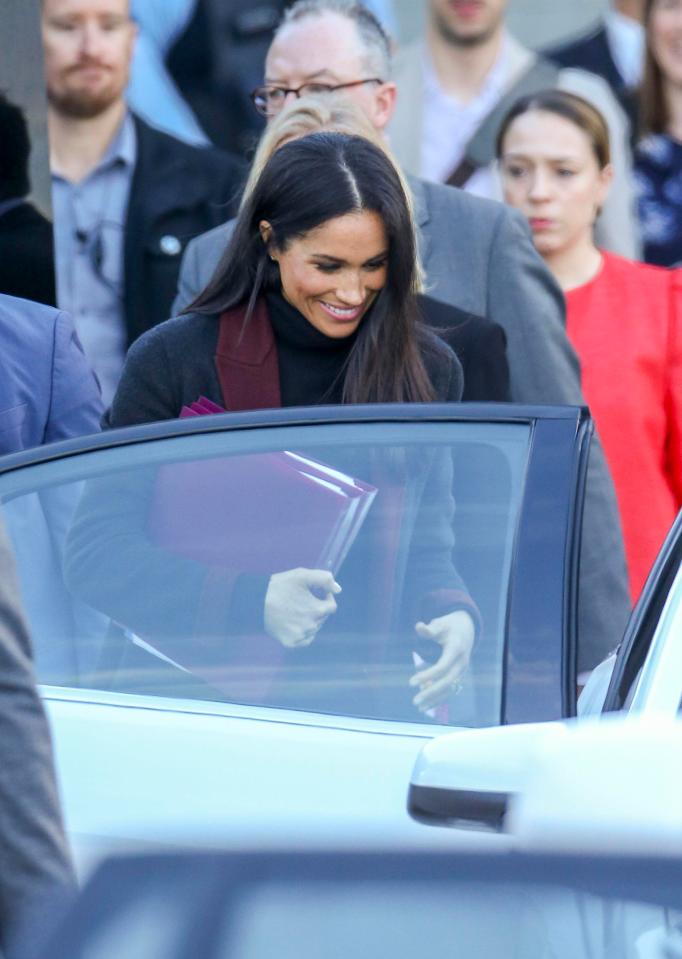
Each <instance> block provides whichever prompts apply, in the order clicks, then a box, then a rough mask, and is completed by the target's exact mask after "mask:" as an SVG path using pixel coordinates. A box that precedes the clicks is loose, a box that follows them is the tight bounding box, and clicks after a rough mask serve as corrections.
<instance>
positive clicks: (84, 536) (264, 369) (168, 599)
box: [66, 299, 478, 705]
mask: <svg viewBox="0 0 682 959" xmlns="http://www.w3.org/2000/svg"><path fill="white" fill-rule="evenodd" d="M243 319H244V307H237V308H235V309H234V310H231V311H229V312H227V313H225V314H223V316H222V317H221V318H220V319H219V318H218V317H217V316H214V315H209V316H204V315H198V314H187V315H185V316H181V317H177V318H175V319H172V320H169V321H167V322H166V323H163V324H161V325H160V326H158V327H156V328H154V329H153V330H149V331H148V332H147V333H146V334H145V335H144V336H143V337H141V338H140V339H139V340H138V341H137V342H136V343H135V344H133V346H132V348H131V350H130V352H129V354H128V358H127V360H126V364H125V368H124V371H123V376H122V378H121V382H120V385H119V388H118V391H117V393H116V396H115V398H114V402H113V405H112V407H111V409H110V410H109V411H108V413H107V415H106V417H105V424H106V425H108V426H114V427H115V426H127V425H132V424H134V423H140V422H148V421H152V420H163V419H169V418H174V417H177V416H178V415H179V413H180V411H181V408H182V406H184V405H189V404H191V403H193V402H194V401H195V400H196V399H198V398H199V397H200V396H206V397H208V398H209V399H211V400H213V401H214V402H216V403H219V404H220V405H222V406H224V407H225V408H227V409H228V410H230V411H236V410H247V409H265V408H272V407H278V406H281V396H280V394H279V374H278V357H277V348H276V341H275V336H274V332H273V328H272V325H271V323H270V320H269V316H268V311H267V306H266V302H265V300H264V299H261V300H260V301H259V302H258V304H257V307H256V310H255V311H254V315H253V317H252V318H251V321H250V322H249V324H248V325H247V327H246V329H245V330H243ZM422 355H423V358H424V362H425V366H426V369H427V373H428V375H429V377H430V379H431V382H432V384H433V386H434V390H435V393H436V398H437V399H438V400H439V401H441V402H448V401H450V402H455V401H457V400H459V399H460V398H461V395H462V385H463V377H462V369H461V366H460V364H459V362H458V360H457V358H456V357H455V355H454V354H453V353H452V351H451V350H450V349H449V348H448V347H447V345H446V344H445V343H443V342H442V341H441V340H439V339H438V337H437V336H435V335H434V334H433V333H432V332H431V331H429V330H424V335H423V339H422ZM149 480H150V481H149V486H148V493H147V491H146V490H145V491H143V493H142V495H141V494H140V478H139V476H138V477H137V478H136V477H135V476H134V474H127V475H124V476H119V477H114V478H108V479H107V480H106V481H105V483H104V485H103V486H102V485H99V486H98V484H96V483H93V484H89V487H88V489H87V490H86V493H85V495H84V497H83V499H82V501H81V504H80V507H79V510H78V515H77V518H76V520H75V522H74V524H73V526H72V529H71V531H70V538H69V545H68V548H67V561H66V568H67V580H68V582H69V584H70V585H71V588H72V589H73V590H75V591H76V594H77V595H79V596H81V597H82V598H84V599H85V600H86V601H87V602H88V603H89V604H90V605H92V606H94V607H95V608H97V609H99V610H101V611H103V612H106V613H107V615H110V616H112V617H113V618H114V619H115V620H116V621H117V622H119V623H125V625H126V626H127V627H128V628H130V629H132V630H133V632H135V633H137V634H138V635H140V636H142V637H144V638H145V639H150V640H152V642H153V645H155V646H156V647H157V648H158V649H160V650H161V651H162V653H163V654H164V655H166V656H169V657H170V658H171V660H173V661H175V662H177V663H180V664H181V665H182V666H184V667H185V668H186V669H189V670H190V671H191V672H192V673H194V674H195V675H197V676H200V677H202V678H205V679H206V681H207V682H209V683H210V684H211V685H213V686H215V687H217V688H219V689H221V690H222V692H223V694H224V695H228V696H238V697H241V698H243V697H244V685H243V682H242V681H241V679H240V680H239V683H238V685H239V690H240V691H239V692H237V691H233V685H234V681H235V680H234V675H233V674H232V673H231V669H232V668H233V667H234V666H235V665H236V664H238V663H239V662H243V663H250V664H253V663H254V653H253V651H254V649H256V650H258V652H257V653H256V658H257V659H258V664H259V665H258V671H257V673H258V676H259V677H260V678H258V676H257V677H256V681H255V682H256V686H258V684H259V683H260V679H261V678H263V677H264V678H265V679H266V680H267V681H266V682H264V683H263V685H262V688H261V690H260V692H257V691H256V688H255V686H254V690H253V691H252V692H251V693H250V694H249V696H253V697H256V698H255V701H260V700H261V698H262V697H263V696H266V698H267V696H269V695H270V682H271V681H274V678H275V676H276V675H277V672H278V670H279V669H280V667H281V666H282V665H283V664H284V663H286V662H288V661H289V659H290V658H291V655H292V654H291V653H288V652H286V651H285V650H283V648H282V647H281V646H280V644H279V643H277V642H276V641H274V640H271V639H269V637H267V636H265V635H262V634H259V635H258V637H257V639H255V638H254V637H255V634H253V633H250V632H247V633H245V634H243V635H242V634H241V631H240V630H236V629H234V628H232V624H233V622H234V620H233V615H234V609H235V603H238V602H239V597H240V594H241V592H242V591H243V581H242V579H241V574H240V572H239V571H238V570H232V569H225V568H222V567H220V566H215V567H211V568H208V569H207V568H206V567H204V566H202V565H198V564H197V563H191V562H189V561H188V560H187V559H186V558H185V557H180V556H173V555H171V556H169V555H165V554H164V553H163V552H162V551H160V550H158V549H156V550H153V549H150V541H149V534H148V532H147V530H148V525H149V521H148V510H149V503H150V502H151V501H152V497H153V495H154V488H155V486H154V484H155V483H156V482H157V479H156V477H155V474H154V473H153V472H151V473H150V477H149ZM368 481H369V482H372V483H375V484H376V485H378V486H380V488H381V489H382V500H383V501H384V502H385V503H387V504H388V503H390V504H391V505H390V507H389V506H387V507H386V511H385V514H384V519H383V520H382V521H381V522H380V523H379V525H378V527H377V529H376V532H375V535H376V540H375V541H374V540H373V542H374V548H375V549H376V553H375V557H376V559H377V565H376V569H375V570H374V571H373V581H374V585H375V586H376V589H375V590H374V592H373V596H374V597H375V600H372V601H370V600H368V603H369V604H370V607H371V608H368V617H369V619H370V621H371V622H372V623H373V626H374V627H375V632H376V635H377V636H379V637H380V636H382V635H388V633H391V634H393V633H394V632H396V630H397V632H398V633H400V632H401V628H403V629H404V622H403V617H404V615H405V614H406V611H407V610H409V611H410V612H413V613H415V614H416V611H417V610H419V615H418V616H416V617H413V618H412V619H411V620H410V621H411V622H414V621H416V618H419V619H424V620H428V619H431V618H433V617H434V616H439V615H442V614H443V613H444V612H448V611H451V610H453V609H466V610H468V611H469V612H470V613H471V615H472V616H473V617H474V618H475V619H477V617H478V614H477V610H476V608H475V606H474V605H473V603H472V601H471V599H470V597H469V595H468V593H467V592H466V589H465V587H464V585H463V583H462V581H461V579H460V577H459V576H458V574H457V572H456V570H455V569H454V567H453V565H452V550H453V546H454V541H453V534H452V494H451V486H452V459H451V457H450V455H449V452H448V450H447V449H445V448H440V449H438V448H436V447H434V448H432V449H425V450H424V451H422V455H420V457H419V458H418V461H417V462H415V463H414V464H413V466H412V467H411V468H410V470H409V471H408V473H407V475H406V476H405V477H402V476H401V475H399V476H398V477H397V478H396V477H393V476H392V475H391V474H390V473H388V472H386V473H385V474H384V472H380V475H378V476H374V475H372V476H369V477H368ZM396 517H402V519H401V522H400V524H399V529H397V528H396V525H395V518H396ZM396 533H397V534H398V535H396ZM93 570H96V571H97V575H96V576H93V575H92V571H93ZM140 582H144V583H145V587H144V589H143V590H142V592H140V590H139V588H138V587H139V583H140ZM132 583H136V584H137V587H136V588H131V584H132ZM178 584H182V590H178ZM405 584H408V586H409V596H408V597H406V596H404V593H403V588H404V587H405V588H406V589H407V587H406V586H405ZM265 585H266V584H263V594H264V590H265ZM149 595H153V596H155V597H156V600H157V601H156V602H155V603H154V604H151V605H150V604H149V603H148V602H147V600H146V597H148V596H149ZM141 596H144V601H143V602H140V601H139V600H140V598H141ZM398 598H399V599H398ZM262 603H263V597H262V596H261V597H260V602H259V603H256V604H253V605H254V608H255V609H256V610H260V609H262ZM254 621H255V618H254ZM258 628H260V629H261V630H262V626H260V627H258ZM368 632H369V633H371V634H372V635H374V634H373V633H372V630H368ZM226 635H230V637H231V639H230V642H229V644H228V643H226V642H225V636H226ZM188 637H193V639H191V640H190V641H189V642H188ZM410 639H411V642H412V643H413V642H414V637H413V635H412V632H411V631H410ZM401 648H402V647H401ZM128 652H129V650H127V651H126V653H128ZM408 652H409V647H405V648H404V649H402V653H401V654H400V657H401V662H402V663H403V665H404V666H405V668H408V667H409V669H410V670H411V669H413V664H412V662H411V659H410V657H409V656H408ZM372 655H374V653H372ZM377 655H379V656H383V655H384V652H382V651H381V650H379V651H377ZM259 671H260V672H259ZM250 681H251V680H249V682H250ZM407 688H408V687H407V686H405V690H406V689H407ZM273 696H275V700H276V694H275V693H274V691H273ZM275 700H273V701H275ZM279 704H280V705H281V702H280V703H279Z"/></svg>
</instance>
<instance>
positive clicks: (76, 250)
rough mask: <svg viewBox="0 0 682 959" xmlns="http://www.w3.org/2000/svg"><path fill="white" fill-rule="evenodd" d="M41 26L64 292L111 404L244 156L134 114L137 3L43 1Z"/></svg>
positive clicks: (229, 194) (222, 209) (222, 206)
mask: <svg viewBox="0 0 682 959" xmlns="http://www.w3.org/2000/svg"><path fill="white" fill-rule="evenodd" d="M42 30H43V45H44V49H45V69H46V78H47V93H48V101H49V111H48V123H49V134H50V163H51V167H52V183H53V205H54V223H55V247H56V267H57V299H58V303H59V306H60V307H62V308H64V309H67V310H68V311H69V312H70V313H71V314H72V316H73V319H74V322H75V324H76V328H77V330H78V333H79V335H80V338H81V340H82V342H83V346H84V348H85V352H86V354H87V356H88V357H89V359H90V361H91V362H92V364H93V367H94V369H95V372H96V373H97V376H98V378H99V380H100V384H101V387H102V394H103V398H104V401H105V403H108V402H109V401H110V399H111V397H112V396H113V393H114V391H115V389H116V385H117V383H118V378H119V375H120V372H121V369H122V366H123V360H124V357H125V352H126V349H127V347H128V346H129V344H130V343H131V342H132V341H133V340H134V339H135V338H136V337H137V336H139V335H140V333H142V332H144V330H146V329H148V328H149V327H150V326H153V325H154V324H156V323H158V322H160V321H162V320H165V319H167V318H168V316H169V315H170V308H171V303H172V300H173V294H174V290H175V285H176V282H177V275H178V269H179V266H180V257H181V254H182V251H183V249H184V246H185V244H186V242H187V240H188V239H189V238H190V237H192V236H196V235H197V234H199V233H201V232H202V231H203V230H206V229H209V228H210V227H212V226H215V225H216V224H217V223H219V222H221V221H222V220H223V219H224V218H225V215H226V212H227V213H229V211H230V210H231V209H232V206H231V205H230V204H231V202H232V201H233V200H234V198H235V195H236V193H237V190H238V187H239V185H240V181H241V164H240V163H239V162H238V161H236V160H234V159H232V158H231V157H230V156H229V155H227V154H223V153H220V152H218V151H216V150H214V149H199V148H196V147H192V146H190V145H188V144H186V143H183V142H181V141H179V140H176V139H175V138H173V137H170V136H168V135H166V134H163V133H160V132H159V131H157V130H155V129H153V128H152V127H151V126H148V125H147V124H146V123H144V122H142V121H141V120H140V119H139V118H137V117H136V116H134V115H133V114H132V113H131V112H130V111H129V109H128V107H127V105H126V102H125V99H124V91H125V88H126V84H127V81H128V73H129V67H130V61H131V58H132V54H133V49H134V45H135V38H136V27H135V24H134V23H133V22H132V20H131V17H130V10H129V2H128V0H43V2H42Z"/></svg>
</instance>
